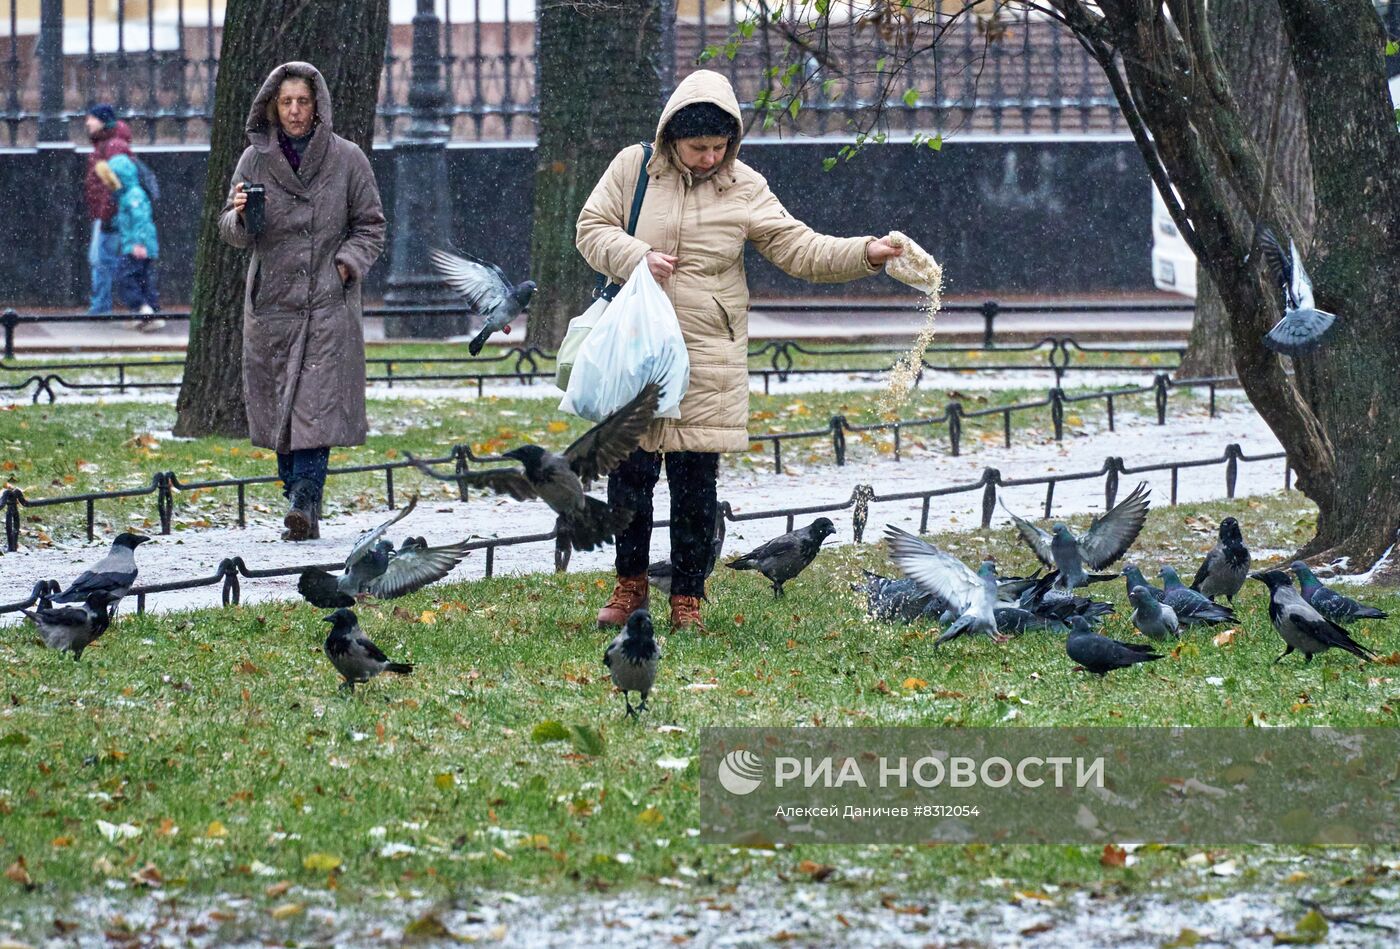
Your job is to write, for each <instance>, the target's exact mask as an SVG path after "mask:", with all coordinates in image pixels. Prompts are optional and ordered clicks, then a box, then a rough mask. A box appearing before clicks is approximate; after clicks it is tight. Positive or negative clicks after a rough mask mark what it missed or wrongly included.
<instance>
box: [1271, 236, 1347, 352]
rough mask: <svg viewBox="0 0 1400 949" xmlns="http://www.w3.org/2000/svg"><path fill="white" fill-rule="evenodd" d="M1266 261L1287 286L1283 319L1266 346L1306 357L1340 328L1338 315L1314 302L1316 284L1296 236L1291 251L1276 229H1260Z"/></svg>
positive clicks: (1274, 328) (1276, 324) (1275, 276)
mask: <svg viewBox="0 0 1400 949" xmlns="http://www.w3.org/2000/svg"><path fill="white" fill-rule="evenodd" d="M1259 244H1260V248H1261V249H1262V250H1263V252H1264V262H1265V263H1267V264H1268V265H1269V270H1270V271H1271V272H1272V273H1273V275H1274V279H1275V280H1277V281H1278V283H1279V286H1280V287H1281V288H1282V289H1283V319H1281V320H1279V321H1278V322H1277V323H1275V324H1274V326H1273V328H1272V329H1270V330H1269V332H1268V333H1267V334H1265V336H1264V345H1265V346H1267V347H1268V348H1269V349H1272V350H1273V351H1274V352H1276V353H1280V354H1282V355H1284V356H1305V355H1307V354H1308V353H1311V352H1313V351H1315V350H1317V349H1318V348H1319V347H1321V346H1322V344H1323V343H1324V342H1326V341H1327V338H1328V337H1329V336H1331V335H1332V333H1333V332H1334V331H1335V330H1336V328H1337V317H1336V316H1334V315H1333V314H1331V313H1328V312H1326V311H1325V310H1319V309H1317V307H1316V305H1315V304H1314V302H1313V285H1312V281H1311V280H1310V279H1308V272H1307V271H1306V270H1304V269H1303V258H1302V257H1301V256H1299V254H1298V248H1297V246H1296V245H1295V244H1294V243H1293V241H1292V239H1289V241H1288V253H1286V254H1285V253H1284V251H1283V245H1282V244H1280V243H1279V241H1278V238H1276V237H1274V235H1273V232H1271V231H1270V230H1269V229H1268V228H1263V229H1262V230H1260V232H1259Z"/></svg>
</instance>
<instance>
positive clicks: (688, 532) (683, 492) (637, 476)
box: [608, 448, 719, 596]
mask: <svg viewBox="0 0 1400 949" xmlns="http://www.w3.org/2000/svg"><path fill="white" fill-rule="evenodd" d="M660 476H661V456H660V455H659V454H657V453H656V452H652V451H642V449H640V448H638V449H637V450H636V451H634V452H632V454H630V455H628V456H627V460H626V461H624V462H623V463H622V464H620V465H618V466H617V468H616V469H614V470H613V473H612V474H611V475H609V476H608V503H609V504H611V505H612V506H613V507H618V506H622V507H629V508H631V509H632V510H633V511H635V512H636V514H635V515H633V517H632V523H631V524H629V525H628V526H627V529H626V530H625V531H623V532H622V533H620V534H618V535H617V575H618V576H619V577H636V576H641V575H642V574H644V573H646V571H647V563H648V562H649V561H650V559H651V522H652V509H651V495H652V492H653V491H654V490H655V488H656V480H657V478H659V477H660ZM718 476H719V455H718V454H717V453H715V452H700V451H668V452H667V453H666V483H667V484H668V485H669V486H670V488H671V564H672V566H673V567H674V570H675V572H674V575H673V578H672V580H671V593H672V595H673V596H704V595H705V567H706V566H707V561H708V560H709V554H710V539H711V537H712V536H713V534H714V528H715V509H716V507H717V506H718V501H717V500H716V491H715V481H716V479H717V478H718Z"/></svg>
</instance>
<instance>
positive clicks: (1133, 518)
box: [1002, 481, 1151, 590]
mask: <svg viewBox="0 0 1400 949" xmlns="http://www.w3.org/2000/svg"><path fill="white" fill-rule="evenodd" d="M1149 494H1151V492H1150V491H1149V490H1148V488H1147V482H1145V481H1144V482H1142V483H1140V484H1139V485H1138V486H1137V487H1136V488H1134V489H1133V492H1132V493H1131V494H1129V495H1128V496H1127V497H1126V498H1124V499H1123V500H1122V501H1120V502H1118V504H1116V505H1114V507H1113V509H1112V510H1110V511H1107V512H1105V513H1104V514H1102V515H1100V516H1098V517H1096V518H1094V520H1093V522H1092V523H1090V524H1089V529H1088V530H1087V531H1085V532H1084V536H1083V537H1078V538H1076V537H1075V536H1074V534H1073V533H1071V532H1070V529H1069V528H1068V527H1067V526H1066V525H1064V524H1060V523H1057V524H1055V525H1053V527H1052V533H1048V534H1047V533H1046V532H1045V531H1043V530H1041V529H1040V528H1039V527H1036V526H1035V525H1034V524H1032V523H1031V522H1030V521H1027V520H1024V519H1022V518H1020V517H1017V516H1016V515H1015V514H1012V513H1011V511H1010V510H1008V509H1007V508H1006V505H1005V504H1003V505H1002V509H1003V510H1005V511H1006V513H1007V514H1009V515H1010V516H1011V520H1012V522H1013V523H1014V524H1015V525H1016V530H1017V531H1018V532H1019V533H1020V535H1021V540H1023V541H1024V542H1025V544H1026V546H1027V547H1029V548H1030V549H1031V550H1032V551H1034V552H1035V555H1036V556H1037V557H1039V558H1040V562H1041V563H1043V564H1045V565H1046V566H1047V567H1052V568H1054V569H1056V570H1058V571H1059V572H1060V581H1059V582H1060V585H1061V586H1062V587H1063V588H1064V589H1066V590H1073V589H1076V588H1078V587H1083V586H1088V585H1089V584H1090V583H1094V582H1097V581H1101V580H1112V579H1113V575H1111V574H1089V573H1086V572H1085V570H1084V568H1085V566H1086V565H1087V566H1088V567H1089V569H1091V570H1102V569H1104V568H1105V567H1107V566H1109V565H1110V564H1112V563H1113V562H1114V561H1116V560H1118V558H1120V557H1122V556H1123V555H1124V554H1125V553H1127V552H1128V548H1129V547H1131V546H1132V545H1133V541H1135V540H1137V536H1138V533H1139V532H1140V531H1141V530H1142V525H1143V524H1145V523H1146V522H1147V511H1148V508H1149V507H1150V505H1149V503H1148V495H1149Z"/></svg>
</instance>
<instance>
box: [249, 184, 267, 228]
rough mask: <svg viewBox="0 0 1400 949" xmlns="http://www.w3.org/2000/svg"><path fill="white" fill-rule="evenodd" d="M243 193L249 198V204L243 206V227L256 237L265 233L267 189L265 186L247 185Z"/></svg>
mask: <svg viewBox="0 0 1400 949" xmlns="http://www.w3.org/2000/svg"><path fill="white" fill-rule="evenodd" d="M243 193H244V194H246V195H247V196H248V203H247V204H245V205H244V206H243V226H244V228H246V229H247V231H248V233H249V234H252V235H254V236H256V235H258V234H261V233H262V232H263V220H264V218H263V209H264V207H265V206H266V205H265V200H266V198H265V195H266V193H267V188H266V187H265V186H264V185H253V184H245V185H244V186H243Z"/></svg>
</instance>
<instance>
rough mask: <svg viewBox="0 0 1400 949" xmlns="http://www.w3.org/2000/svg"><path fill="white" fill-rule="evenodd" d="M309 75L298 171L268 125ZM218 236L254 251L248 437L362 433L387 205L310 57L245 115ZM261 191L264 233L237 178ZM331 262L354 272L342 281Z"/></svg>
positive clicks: (346, 440)
mask: <svg viewBox="0 0 1400 949" xmlns="http://www.w3.org/2000/svg"><path fill="white" fill-rule="evenodd" d="M289 72H291V73H292V74H293V75H303V76H307V77H310V79H311V85H312V88H313V89H314V91H315V94H316V116H317V125H316V129H315V133H314V134H313V135H312V137H311V141H310V143H309V144H308V145H307V146H306V151H305V153H304V154H303V155H302V157H301V163H300V167H299V168H298V170H297V171H293V170H292V166H291V165H290V164H288V163H287V159H286V157H285V156H284V155H283V154H282V149H281V147H280V146H279V145H278V142H277V128H276V126H275V124H273V123H270V122H269V120H268V115H267V112H268V109H267V106H268V103H269V102H271V101H272V100H273V99H274V98H275V97H276V95H277V87H278V86H279V85H281V83H282V80H283V79H284V78H286V77H287V75H288V73H289ZM247 133H248V141H249V143H250V144H249V146H248V148H247V149H246V150H245V151H244V152H243V156H242V157H241V158H239V160H238V167H237V168H236V169H235V170H234V173H233V182H232V183H231V184H230V187H229V196H228V200H227V202H226V203H225V204H224V210H223V214H222V216H221V217H220V218H219V235H220V236H221V237H222V238H223V239H224V240H225V241H227V242H228V243H230V244H232V245H233V246H234V247H252V248H253V259H252V261H251V262H250V263H249V265H248V280H247V285H246V288H245V290H244V294H243V388H244V397H245V398H246V400H247V404H248V433H249V435H250V437H251V438H252V441H253V444H254V445H258V446H260V447H262V448H271V449H274V450H276V451H279V452H287V451H295V450H297V449H300V448H325V447H328V446H331V445H359V444H362V443H363V442H364V440H365V431H366V429H367V424H366V420H365V338H364V329H363V327H362V326H361V324H360V320H361V315H362V313H361V304H360V287H361V285H362V284H363V277H364V275H365V272H366V271H368V270H369V268H370V265H371V264H373V263H374V261H375V260H376V259H377V258H378V257H379V253H380V251H381V250H383V248H384V212H383V210H382V209H381V207H380V202H379V188H378V186H377V185H376V184H375V180H374V172H373V171H371V170H370V166H369V160H368V159H366V158H365V155H364V153H363V152H362V151H360V149H359V147H358V146H356V145H355V144H354V143H353V142H349V141H346V140H345V139H343V138H341V137H340V136H338V135H336V134H335V132H334V130H333V126H332V124H331V96H330V90H329V89H328V88H327V87H326V81H325V79H323V78H322V77H321V73H320V72H319V71H318V70H317V69H316V67H314V66H312V65H310V64H309V63H284V64H283V65H281V66H278V67H277V68H276V69H274V70H273V71H272V74H271V75H270V76H268V77H267V80H266V81H265V82H264V83H263V86H262V89H260V90H259V91H258V94H257V96H256V97H255V98H254V99H253V105H252V108H251V109H249V111H248V124H247ZM238 182H249V183H256V184H261V185H264V186H266V188H267V194H266V198H265V202H266V204H265V208H266V211H265V214H264V219H265V224H264V228H263V232H262V233H261V234H260V235H258V236H257V237H253V236H252V235H250V234H249V233H248V231H247V230H246V229H245V227H244V224H243V220H242V219H241V218H240V217H239V216H238V214H237V213H235V212H234V210H233V194H234V192H233V185H234V184H237V183H238ZM336 264H344V265H345V267H346V269H348V270H349V271H350V279H349V280H348V281H347V282H346V283H344V284H342V283H341V281H340V274H339V273H338V272H337V270H336Z"/></svg>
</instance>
